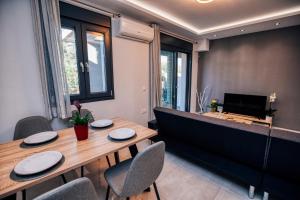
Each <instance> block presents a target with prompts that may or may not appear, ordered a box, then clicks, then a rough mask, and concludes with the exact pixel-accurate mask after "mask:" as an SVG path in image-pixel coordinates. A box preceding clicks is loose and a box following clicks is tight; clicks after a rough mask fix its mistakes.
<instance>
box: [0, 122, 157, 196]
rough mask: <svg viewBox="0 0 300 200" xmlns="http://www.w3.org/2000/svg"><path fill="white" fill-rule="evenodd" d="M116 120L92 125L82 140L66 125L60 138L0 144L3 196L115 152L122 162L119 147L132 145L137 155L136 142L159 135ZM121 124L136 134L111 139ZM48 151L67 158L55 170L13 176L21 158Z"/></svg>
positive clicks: (1, 191)
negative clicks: (29, 143) (27, 143)
mask: <svg viewBox="0 0 300 200" xmlns="http://www.w3.org/2000/svg"><path fill="white" fill-rule="evenodd" d="M112 121H113V125H112V126H109V127H107V128H101V129H99V128H98V129H96V128H89V137H88V139H86V140H82V141H77V139H76V135H75V131H74V128H66V129H62V130H59V131H57V133H58V138H57V139H56V140H54V141H52V142H50V143H47V144H44V145H38V146H30V147H25V148H24V146H23V139H20V140H15V141H11V142H7V143H4V144H0V199H2V198H5V197H8V196H10V195H12V196H14V197H16V195H15V194H16V193H17V192H19V191H22V192H24V191H26V189H28V188H30V187H32V186H34V185H37V184H39V183H41V182H44V181H47V180H49V179H51V178H54V177H57V176H61V175H63V174H64V173H66V172H69V171H71V170H75V169H77V168H80V167H83V166H84V165H86V164H88V163H91V162H93V161H96V160H98V159H100V158H103V157H105V156H107V155H109V154H112V153H114V155H115V159H116V163H118V162H120V161H119V156H118V151H119V150H121V149H124V148H129V150H130V153H131V156H132V157H134V156H135V155H136V154H137V153H138V149H137V146H136V144H137V143H138V142H141V141H143V140H146V139H149V138H152V137H153V136H156V135H157V131H155V130H152V129H149V128H146V127H144V126H142V125H139V124H137V123H135V122H132V121H128V120H125V119H123V118H120V117H115V118H113V119H112ZM119 128H130V129H133V130H134V131H135V133H136V136H135V137H133V138H131V139H128V140H125V141H114V140H112V139H110V138H109V137H108V134H109V133H110V132H111V131H113V130H115V129H119ZM44 151H58V152H61V153H62V154H63V156H64V161H63V162H62V163H61V164H60V165H59V166H58V167H56V168H55V169H54V170H51V171H49V172H47V173H44V174H43V173H42V174H41V175H39V176H37V177H35V178H31V179H25V180H24V179H20V180H18V179H16V178H13V176H12V173H13V171H14V167H15V166H16V165H17V164H18V163H19V162H20V161H21V160H23V159H25V158H26V157H28V156H31V155H33V154H36V153H39V152H44ZM24 193H25V192H24ZM25 194H26V193H25ZM25 197H26V195H25Z"/></svg>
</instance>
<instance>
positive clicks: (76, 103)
mask: <svg viewBox="0 0 300 200" xmlns="http://www.w3.org/2000/svg"><path fill="white" fill-rule="evenodd" d="M73 105H74V106H75V107H76V108H77V110H78V112H79V113H80V110H81V105H80V102H79V101H73Z"/></svg>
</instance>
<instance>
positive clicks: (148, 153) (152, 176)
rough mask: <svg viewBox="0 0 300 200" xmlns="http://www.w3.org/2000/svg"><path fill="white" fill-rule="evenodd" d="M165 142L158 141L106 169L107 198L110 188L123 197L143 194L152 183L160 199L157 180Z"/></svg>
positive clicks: (162, 161)
mask: <svg viewBox="0 0 300 200" xmlns="http://www.w3.org/2000/svg"><path fill="white" fill-rule="evenodd" d="M164 155H165V143H164V142H162V141H161V142H157V143H155V144H153V145H150V146H149V147H147V148H146V149H145V150H144V151H143V152H140V153H138V154H137V155H136V157H135V158H133V159H129V160H126V161H123V162H121V163H119V164H117V165H115V166H113V167H111V168H109V169H108V170H106V171H105V173H104V177H105V179H106V181H107V183H108V187H107V193H106V199H108V197H109V192H110V188H112V190H113V192H114V193H115V194H116V195H117V196H119V197H121V198H125V197H126V198H127V199H129V198H130V196H133V195H138V194H141V193H142V192H143V191H144V190H145V189H146V188H148V187H150V185H151V184H153V186H154V190H155V193H156V197H157V199H160V197H159V193H158V190H157V187H156V184H155V180H156V179H157V177H158V176H159V174H160V173H161V170H162V168H163V164H164Z"/></svg>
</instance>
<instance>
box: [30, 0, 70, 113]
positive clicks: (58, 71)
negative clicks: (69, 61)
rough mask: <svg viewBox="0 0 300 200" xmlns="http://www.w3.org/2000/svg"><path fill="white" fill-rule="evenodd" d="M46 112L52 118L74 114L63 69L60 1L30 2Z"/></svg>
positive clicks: (37, 0) (43, 0)
mask: <svg viewBox="0 0 300 200" xmlns="http://www.w3.org/2000/svg"><path fill="white" fill-rule="evenodd" d="M31 7H32V16H33V22H34V29H35V40H36V48H37V53H38V58H39V66H40V73H41V81H42V88H43V95H44V101H45V109H46V113H47V115H48V117H49V118H55V117H59V118H66V117H69V116H70V115H71V112H70V111H71V105H70V95H69V93H68V88H67V82H66V75H65V71H64V67H63V50H62V41H61V24H60V13H59V0H31Z"/></svg>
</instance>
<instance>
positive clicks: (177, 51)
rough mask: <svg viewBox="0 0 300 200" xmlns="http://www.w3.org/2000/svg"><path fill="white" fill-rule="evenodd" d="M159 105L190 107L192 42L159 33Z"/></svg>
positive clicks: (183, 108) (182, 109)
mask: <svg viewBox="0 0 300 200" xmlns="http://www.w3.org/2000/svg"><path fill="white" fill-rule="evenodd" d="M161 43H162V44H161V81H162V83H161V87H162V88H161V90H162V91H161V105H162V106H163V107H166V108H173V109H177V110H181V111H189V109H190V87H191V84H190V79H191V53H192V44H191V43H188V42H185V41H182V40H179V39H177V38H173V37H171V36H168V35H165V34H161Z"/></svg>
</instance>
